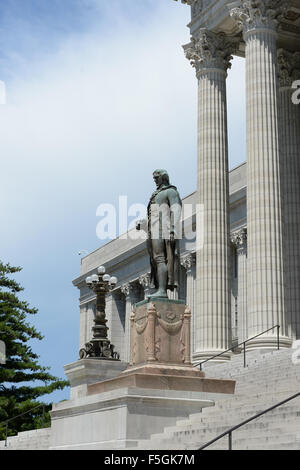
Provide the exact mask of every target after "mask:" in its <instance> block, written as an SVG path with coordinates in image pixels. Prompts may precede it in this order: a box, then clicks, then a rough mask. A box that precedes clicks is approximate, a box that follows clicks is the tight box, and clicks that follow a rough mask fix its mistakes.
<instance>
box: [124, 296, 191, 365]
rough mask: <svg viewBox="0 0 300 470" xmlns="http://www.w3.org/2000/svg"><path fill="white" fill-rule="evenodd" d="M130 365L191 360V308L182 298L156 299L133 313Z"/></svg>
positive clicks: (181, 362)
mask: <svg viewBox="0 0 300 470" xmlns="http://www.w3.org/2000/svg"><path fill="white" fill-rule="evenodd" d="M130 320H131V330H130V331H131V340H130V366H135V365H137V364H146V363H148V364H153V363H157V364H159V363H160V364H164V365H167V364H169V365H183V364H188V365H190V364H191V356H190V341H191V340H190V323H191V311H190V309H189V308H188V307H186V305H185V302H184V301H181V300H168V299H155V298H151V297H149V298H148V300H144V301H143V302H139V303H138V304H136V307H135V309H134V310H133V312H132V313H131V317H130Z"/></svg>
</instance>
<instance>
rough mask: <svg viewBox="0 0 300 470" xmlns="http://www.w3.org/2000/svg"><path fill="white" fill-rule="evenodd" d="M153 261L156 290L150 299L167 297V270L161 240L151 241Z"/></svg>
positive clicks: (162, 241) (163, 244)
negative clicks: (156, 282) (156, 283)
mask: <svg viewBox="0 0 300 470" xmlns="http://www.w3.org/2000/svg"><path fill="white" fill-rule="evenodd" d="M152 248H153V259H154V261H155V265H156V274H157V280H158V290H157V292H155V294H153V295H152V296H151V297H168V294H167V283H168V268H167V262H166V253H165V242H164V240H162V239H157V240H152Z"/></svg>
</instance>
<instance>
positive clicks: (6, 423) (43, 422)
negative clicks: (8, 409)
mask: <svg viewBox="0 0 300 470" xmlns="http://www.w3.org/2000/svg"><path fill="white" fill-rule="evenodd" d="M41 407H43V414H42V428H43V427H44V424H45V405H44V403H41V404H40V405H37V406H34V407H33V408H30V410H27V411H25V412H24V413H21V414H19V415H17V416H13V417H12V418H9V419H7V420H5V421H2V422H1V423H0V426H1V424H4V423H5V444H4V445H5V447H7V437H8V423H9V422H10V421H13V420H14V419H17V418H20V417H21V416H24V415H26V414H28V413H31V412H32V411H33V410H36V409H37V408H41Z"/></svg>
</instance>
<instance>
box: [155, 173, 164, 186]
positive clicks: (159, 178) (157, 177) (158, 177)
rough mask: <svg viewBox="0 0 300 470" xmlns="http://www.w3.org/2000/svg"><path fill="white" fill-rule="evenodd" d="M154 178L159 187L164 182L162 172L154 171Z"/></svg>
mask: <svg viewBox="0 0 300 470" xmlns="http://www.w3.org/2000/svg"><path fill="white" fill-rule="evenodd" d="M153 179H154V181H155V184H156V187H157V188H159V187H160V186H161V185H162V183H163V176H162V174H160V173H153Z"/></svg>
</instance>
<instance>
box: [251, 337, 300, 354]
mask: <svg viewBox="0 0 300 470" xmlns="http://www.w3.org/2000/svg"><path fill="white" fill-rule="evenodd" d="M292 343H293V341H292V339H291V338H288V337H286V336H279V349H287V348H291V347H292ZM255 349H264V350H271V351H272V350H274V349H278V339H277V336H259V337H258V338H255V339H253V340H251V341H249V342H248V343H246V350H247V351H253V350H255Z"/></svg>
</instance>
